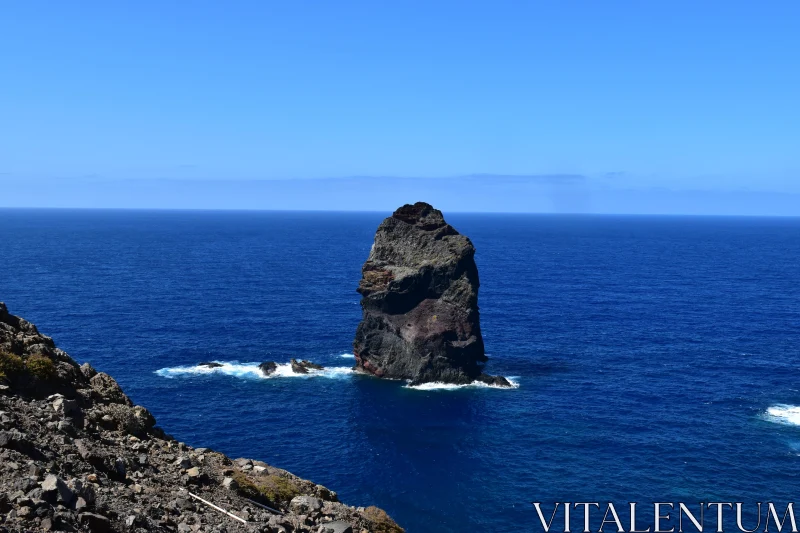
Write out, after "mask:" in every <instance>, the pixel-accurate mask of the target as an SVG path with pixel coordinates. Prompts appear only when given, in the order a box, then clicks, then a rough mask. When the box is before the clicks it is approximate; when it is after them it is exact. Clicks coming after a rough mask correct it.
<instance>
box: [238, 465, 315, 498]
mask: <svg viewBox="0 0 800 533" xmlns="http://www.w3.org/2000/svg"><path fill="white" fill-rule="evenodd" d="M233 480H234V481H236V483H237V484H238V485H239V488H238V491H239V493H240V494H241V495H242V496H246V497H247V498H250V499H253V500H262V501H263V500H266V501H267V502H269V503H271V504H273V505H281V504H286V503H288V502H290V501H291V500H292V498H294V497H295V496H299V495H300V494H301V491H300V489H299V488H298V487H297V486H296V485H295V484H294V483H292V481H291V480H290V479H288V478H285V477H282V476H278V475H274V474H270V475H268V476H264V478H263V479H259V481H258V482H257V483H256V482H254V481H252V480H251V479H250V478H249V477H247V476H246V475H244V474H243V473H241V472H234V473H233Z"/></svg>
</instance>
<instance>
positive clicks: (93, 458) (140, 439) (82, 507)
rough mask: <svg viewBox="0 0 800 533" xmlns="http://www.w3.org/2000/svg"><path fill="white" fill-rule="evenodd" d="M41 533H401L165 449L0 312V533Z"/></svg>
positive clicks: (113, 397)
mask: <svg viewBox="0 0 800 533" xmlns="http://www.w3.org/2000/svg"><path fill="white" fill-rule="evenodd" d="M199 498H202V500H205V501H206V502H208V503H211V504H213V505H215V506H216V507H218V508H220V509H222V510H225V511H228V512H229V513H231V515H233V516H231V515H228V514H225V513H223V512H222V511H220V510H219V509H216V508H214V507H212V506H210V505H208V504H207V503H204V502H203V501H201V500H200V499H199ZM263 506H266V507H269V508H271V509H272V510H269V509H267V508H265V507H263ZM51 530H60V531H91V532H108V531H119V532H122V531H128V532H129V531H136V532H145V531H170V532H180V533H189V532H194V531H212V532H223V531H227V532H232V531H250V532H252V531H261V532H286V533H290V532H309V533H310V532H314V533H348V532H355V533H359V532H361V533H363V532H383V533H395V532H397V533H399V532H402V531H403V530H402V529H401V528H400V527H399V526H398V525H397V524H395V523H394V522H393V521H392V520H391V518H389V517H388V516H387V515H386V513H385V512H383V511H382V510H380V509H378V508H376V507H367V508H362V507H358V508H356V507H350V506H347V505H344V504H342V503H340V502H339V501H338V498H337V495H336V493H335V492H333V491H330V490H328V489H327V488H325V487H323V486H321V485H317V484H315V483H313V482H311V481H308V480H305V479H301V478H299V477H297V476H294V475H292V474H291V473H289V472H286V471H285V470H281V469H279V468H275V467H273V466H270V465H268V464H266V463H264V462H261V461H256V460H251V459H236V460H231V459H230V458H228V457H226V456H225V455H224V454H222V453H219V452H216V451H214V450H210V449H207V448H192V447H191V446H186V445H185V444H183V443H181V442H178V441H176V440H175V439H173V438H172V437H170V436H169V435H167V434H165V433H164V432H163V431H162V430H161V429H160V428H158V427H157V426H156V421H155V419H154V418H153V416H152V415H151V414H150V413H149V412H148V411H147V409H145V408H144V407H141V406H138V405H134V404H133V402H132V401H131V400H130V399H129V398H128V397H127V396H126V395H125V393H124V392H123V391H122V389H121V388H120V386H119V385H118V384H117V382H116V381H115V380H114V379H113V378H112V377H111V376H109V375H107V374H104V373H102V372H97V371H96V370H94V369H93V368H92V367H91V366H90V365H88V364H84V365H82V366H79V365H78V364H77V363H76V362H75V361H74V360H73V359H72V358H71V357H70V356H69V355H67V354H66V353H65V352H64V351H62V350H60V349H58V348H57V347H56V346H55V344H54V343H53V340H52V339H51V338H49V337H46V336H44V335H41V334H40V333H39V332H38V331H37V329H36V327H35V326H34V325H33V324H31V323H29V322H27V321H26V320H24V319H22V318H19V317H16V316H13V315H11V314H9V313H8V310H7V308H6V306H5V305H4V304H2V303H0V532H3V531H51Z"/></svg>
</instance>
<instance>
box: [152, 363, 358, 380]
mask: <svg viewBox="0 0 800 533" xmlns="http://www.w3.org/2000/svg"><path fill="white" fill-rule="evenodd" d="M214 363H218V364H219V365H221V366H216V367H210V366H206V365H195V366H174V367H171V368H162V369H160V370H156V374H158V375H159V376H161V377H165V378H175V377H182V376H192V375H209V374H223V375H226V376H233V377H237V378H242V379H274V378H313V377H323V378H332V379H341V378H345V377H347V376H349V375H351V374H352V373H353V369H352V368H349V367H346V366H334V367H328V368H324V369H322V370H309V371H308V373H307V374H298V373H296V372H294V371H293V370H292V365H291V364H290V363H278V364H277V365H276V366H277V368H276V369H275V372H273V373H272V374H270V375H269V376H265V375H264V374H263V373H262V372H261V369H260V368H258V365H259V363H238V362H226V361H214Z"/></svg>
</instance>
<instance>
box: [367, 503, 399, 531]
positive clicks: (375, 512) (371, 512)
mask: <svg viewBox="0 0 800 533" xmlns="http://www.w3.org/2000/svg"><path fill="white" fill-rule="evenodd" d="M364 517H365V518H366V519H367V520H369V521H370V522H372V525H373V529H372V531H373V532H374V533H405V530H404V529H403V528H402V527H400V526H398V525H397V524H396V523H395V521H394V520H392V518H391V517H390V516H389V515H388V514H386V511H384V510H383V509H379V508H378V507H375V506H374V505H370V506H369V507H367V508H366V509H364Z"/></svg>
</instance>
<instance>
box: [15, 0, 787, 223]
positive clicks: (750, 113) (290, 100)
mask: <svg viewBox="0 0 800 533" xmlns="http://www.w3.org/2000/svg"><path fill="white" fill-rule="evenodd" d="M799 20H800V3H798V2H796V1H782V0H774V1H770V2H752V1H748V2H739V1H724V2H722V1H711V0H709V1H704V2H696V1H692V2H683V1H670V2H631V1H627V2H615V1H613V0H608V1H603V2H596V1H566V2H521V1H520V2H506V1H492V2H489V1H486V2H468V1H464V0H461V1H458V2H448V1H436V2H430V1H427V2H422V1H419V2H417V1H404V2H391V3H390V2H374V1H373V2H348V1H337V2H269V1H266V2H265V1H257V2H246V1H232V2H202V1H193V2H150V1H139V2H92V1H89V0H86V1H82V2H38V1H36V0H32V1H29V2H13V3H6V4H5V5H4V6H3V16H2V17H0V59H2V68H0V207H158V208H204V209H215V208H219V209H282V208H285V209H346V210H350V209H359V210H384V209H391V208H393V207H396V206H397V205H400V204H401V203H404V202H406V201H416V200H427V201H436V202H437V203H438V204H439V205H442V206H445V207H446V208H447V209H450V210H458V211H535V212H620V213H638V212H641V213H676V214H680V213H692V214H764V215H770V214H778V215H800V97H798V94H800V93H798V89H800V31H797V24H798V21H799ZM439 205H437V207H439Z"/></svg>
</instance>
